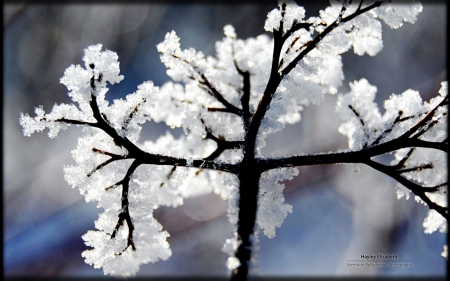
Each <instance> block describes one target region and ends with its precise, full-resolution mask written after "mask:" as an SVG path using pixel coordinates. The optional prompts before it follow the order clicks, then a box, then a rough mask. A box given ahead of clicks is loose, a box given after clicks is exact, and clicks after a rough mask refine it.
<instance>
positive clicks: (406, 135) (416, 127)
mask: <svg viewBox="0 0 450 281" xmlns="http://www.w3.org/2000/svg"><path fill="white" fill-rule="evenodd" d="M445 105H448V95H447V96H445V98H444V99H443V100H442V101H441V102H440V103H439V104H438V105H437V106H436V107H434V108H433V109H432V110H430V111H429V112H428V113H427V114H426V115H425V117H423V118H422V119H421V120H420V121H419V122H417V123H416V124H415V125H414V126H413V127H411V128H410V129H409V130H408V131H406V132H405V133H404V134H403V135H402V136H400V138H403V139H404V138H409V137H410V136H412V135H413V134H414V133H415V132H417V131H418V130H419V128H421V127H423V126H425V125H426V124H427V122H428V121H431V120H432V118H433V116H434V113H435V112H436V110H437V109H438V108H439V107H440V106H445Z"/></svg>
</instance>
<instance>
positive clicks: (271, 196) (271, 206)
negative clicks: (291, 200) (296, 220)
mask: <svg viewBox="0 0 450 281" xmlns="http://www.w3.org/2000/svg"><path fill="white" fill-rule="evenodd" d="M297 175H298V169H297V168H279V169H273V170H269V171H266V172H264V173H263V174H262V175H261V178H260V180H259V195H258V211H257V213H256V224H257V225H258V226H259V227H260V228H261V229H262V230H263V232H264V234H265V235H266V236H267V237H269V238H273V237H275V228H276V227H280V226H281V224H282V223H283V221H284V219H285V218H286V216H287V214H288V213H292V206H291V205H289V204H286V203H284V195H283V189H284V184H280V183H279V182H280V181H283V180H291V179H293V178H294V177H295V176H297Z"/></svg>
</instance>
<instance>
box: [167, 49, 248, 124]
mask: <svg viewBox="0 0 450 281" xmlns="http://www.w3.org/2000/svg"><path fill="white" fill-rule="evenodd" d="M172 57H174V58H176V59H179V60H181V61H183V62H184V63H186V64H188V65H190V66H191V67H192V68H193V70H194V71H196V72H197V74H198V75H199V76H200V77H201V79H202V80H203V81H200V80H199V79H197V78H195V77H193V76H189V78H190V79H192V80H195V81H197V82H198V83H200V84H201V85H204V86H205V87H206V88H207V92H208V93H209V94H210V95H211V96H213V97H215V98H216V100H217V101H219V102H220V103H221V104H223V105H224V106H225V108H227V109H228V111H227V112H230V113H233V114H236V115H238V116H242V110H241V109H239V108H237V107H236V106H234V105H232V104H231V103H229V102H228V101H227V100H226V99H225V98H224V97H223V96H222V94H221V93H219V91H217V89H216V88H215V87H214V86H213V85H212V84H211V83H210V82H209V80H208V79H207V78H206V76H205V74H204V73H202V72H201V71H200V70H198V69H197V67H195V66H194V65H192V64H191V62H189V61H187V60H185V59H182V58H181V57H179V56H177V55H175V54H172Z"/></svg>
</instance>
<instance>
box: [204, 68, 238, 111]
mask: <svg viewBox="0 0 450 281" xmlns="http://www.w3.org/2000/svg"><path fill="white" fill-rule="evenodd" d="M200 77H201V78H202V79H203V81H198V82H199V83H200V84H202V85H205V86H206V87H207V88H208V89H209V91H208V92H209V93H210V94H211V95H212V96H213V97H215V98H216V99H217V100H218V101H219V102H220V103H222V104H223V105H224V106H225V108H227V109H228V110H229V111H228V112H230V113H234V114H236V115H238V116H242V115H243V112H242V110H241V109H239V108H237V107H236V106H234V105H232V104H231V103H229V102H228V101H227V100H226V99H225V98H224V97H223V96H222V94H221V93H219V91H217V89H216V88H215V87H214V86H212V85H211V83H210V82H209V80H208V79H207V78H206V77H205V75H204V74H201V75H200Z"/></svg>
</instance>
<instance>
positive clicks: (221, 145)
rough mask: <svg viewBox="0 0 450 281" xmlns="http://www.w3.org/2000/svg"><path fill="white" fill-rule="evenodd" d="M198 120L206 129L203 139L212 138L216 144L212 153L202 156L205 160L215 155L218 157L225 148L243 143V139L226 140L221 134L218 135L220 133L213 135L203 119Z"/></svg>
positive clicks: (239, 145)
mask: <svg viewBox="0 0 450 281" xmlns="http://www.w3.org/2000/svg"><path fill="white" fill-rule="evenodd" d="M200 121H201V122H202V124H203V125H204V126H205V131H206V136H205V139H210V140H213V141H215V142H216V144H217V148H216V150H215V151H213V153H211V155H209V156H208V157H206V158H204V159H205V160H214V159H216V158H217V157H219V156H220V155H221V154H222V152H224V151H225V150H227V149H238V148H241V147H242V146H243V144H244V142H243V141H226V140H225V138H224V137H223V136H220V135H219V137H216V136H214V135H213V134H212V132H211V129H210V128H208V127H207V126H206V124H205V121H203V119H200Z"/></svg>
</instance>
